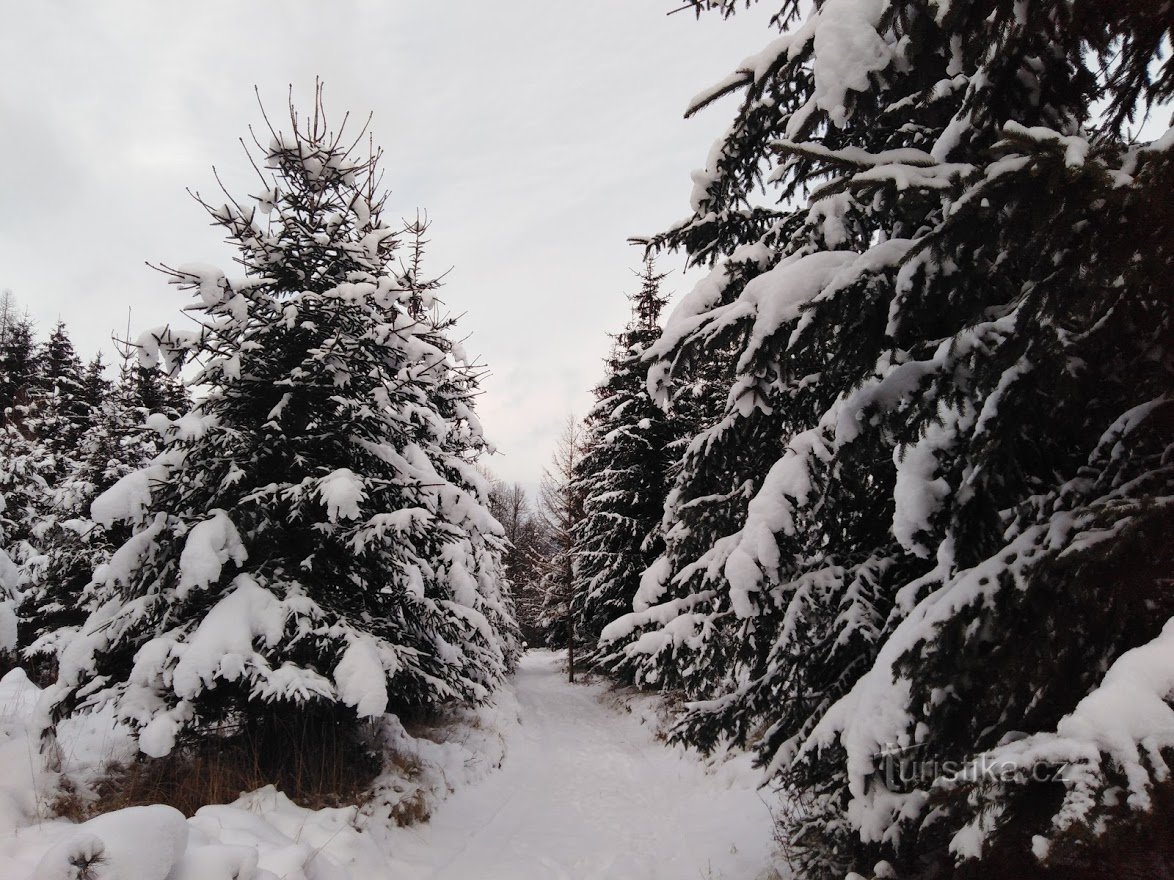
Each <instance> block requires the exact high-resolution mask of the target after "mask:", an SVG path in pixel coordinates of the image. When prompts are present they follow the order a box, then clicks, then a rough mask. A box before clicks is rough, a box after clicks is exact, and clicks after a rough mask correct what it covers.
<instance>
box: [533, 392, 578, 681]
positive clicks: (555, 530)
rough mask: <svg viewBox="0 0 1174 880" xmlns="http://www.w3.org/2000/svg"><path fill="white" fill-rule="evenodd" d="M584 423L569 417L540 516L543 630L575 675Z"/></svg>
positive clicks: (541, 491)
mask: <svg viewBox="0 0 1174 880" xmlns="http://www.w3.org/2000/svg"><path fill="white" fill-rule="evenodd" d="M584 440H585V438H584V435H583V426H582V424H581V423H580V422H579V421H578V420H577V419H576V418H575V417H574V416H573V415H571V416H567V420H566V422H565V423H564V425H563V430H562V433H561V434H560V435H559V438H558V443H557V444H556V445H555V449H554V453H553V455H552V456H551V462H550V466H549V467H548V468H546V469H545V470H544V471H543V472H542V482H541V483H540V484H539V486H538V511H539V516H540V517H541V523H542V532H543V535H542V543H543V544H544V550H545V553H544V556H543V562H542V567H541V571H542V577H541V580H540V581H539V586H540V589H541V592H542V611H541V614H540V616H539V625H540V627H541V629H542V631H543V633H544V636H543V638H544V639H545V641H546V644H547V645H548V646H549V647H552V648H564V647H565V648H568V649H569V650H570V667H571V674H572V675H573V674H574V663H575V658H574V649H575V645H576V643H577V642H578V637H577V634H576V633H575V621H574V617H573V615H572V613H571V605H572V601H573V596H574V589H575V575H574V561H575V527H576V526H577V524H578V523H579V521H580V520H581V519H582V518H583V496H582V494H581V493H580V491H579V487H578V485H576V483H575V474H576V471H577V468H578V466H579V461H580V460H581V459H582V457H583V453H584V452H585V451H586V450H585V446H584Z"/></svg>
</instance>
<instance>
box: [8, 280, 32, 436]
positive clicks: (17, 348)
mask: <svg viewBox="0 0 1174 880" xmlns="http://www.w3.org/2000/svg"><path fill="white" fill-rule="evenodd" d="M5 309H6V313H5V324H4V326H3V328H2V329H3V336H0V420H3V423H4V424H13V423H14V422H18V421H19V414H18V413H15V412H9V410H10V409H11V408H12V407H15V406H18V405H20V404H24V403H27V402H28V398H29V395H30V394H31V393H32V390H33V388H34V387H36V384H37V382H38V379H39V378H40V370H39V369H38V366H37V356H36V349H37V340H36V335H35V334H34V332H33V324H32V321H30V320H29V319H28V318H27V317H13V316H12V315H11V314H8V313H9V312H11V311H12V304H11V298H9V300H6V301H5Z"/></svg>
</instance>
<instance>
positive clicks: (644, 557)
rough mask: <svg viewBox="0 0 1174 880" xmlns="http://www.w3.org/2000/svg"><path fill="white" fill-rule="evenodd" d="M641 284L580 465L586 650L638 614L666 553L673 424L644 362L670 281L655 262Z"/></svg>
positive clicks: (599, 391) (580, 605)
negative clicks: (653, 393) (645, 586)
mask: <svg viewBox="0 0 1174 880" xmlns="http://www.w3.org/2000/svg"><path fill="white" fill-rule="evenodd" d="M639 277H640V289H639V290H638V291H637V292H635V293H634V294H632V295H631V296H630V297H629V299H630V301H631V305H632V316H631V319H630V320H629V321H628V324H627V326H626V327H625V328H624V330H623V331H622V332H621V333H619V334H617V335H616V336H615V337H614V338H613V348H612V352H611V355H610V357H609V358H608V360H607V376H606V378H605V379H604V380H603V382H602V383H600V385H599V386H597V387H596V389H595V397H596V403H595V406H594V407H593V408H592V410H591V412H590V413H589V414H588V416H587V419H586V430H585V433H586V439H585V447H586V452H585V453H584V455H583V456H582V457H581V458H580V459H579V461H578V462H577V463H576V466H575V474H574V491H575V493H576V494H577V495H578V496H580V497H581V498H582V499H583V518H582V519H581V520H580V521H579V522H578V523H576V524H575V526H574V528H573V542H574V546H573V563H574V565H573V567H574V582H573V590H572V595H573V600H572V605H573V614H574V618H575V627H576V632H577V636H578V638H579V640H580V641H581V642H582V643H583V644H584V645H586V647H587V650H588V651H594V648H595V645H596V643H597V642H598V640H599V636H600V634H601V633H602V632H603V629H604V627H605V626H607V625H608V624H609V623H611V622H612V621H613V620H615V619H616V618H618V617H620V616H621V615H623V614H625V613H627V612H630V611H631V610H632V600H633V598H634V597H635V595H636V592H637V589H638V588H639V586H640V578H641V575H642V574H643V572H644V570H645V568H647V567H648V565H649V564H651V563H652V561H653V560H655V559H656V558H657V557H658V556H659V555H660V553H661V552H662V550H663V549H664V542H663V540H662V538H661V535H660V520H661V514H662V512H663V509H664V502H665V496H666V495H667V494H668V478H669V470H670V467H671V465H672V457H671V456H672V455H673V453H674V451H675V450H676V447H675V445H674V441H675V439H676V437H675V426H674V424H673V422H672V421H671V420H670V419H669V417H668V416H666V415H665V413H664V412H663V411H662V410H661V409H660V408H659V407H658V406H657V405H656V404H654V403H653V402H652V398H651V397H650V396H649V394H648V390H647V387H646V382H645V377H646V375H647V372H648V369H647V365H645V364H644V363H643V357H644V354H645V352H646V351H648V349H649V347H650V346H651V345H652V344H653V343H654V342H655V341H656V340H657V339H659V338H660V325H659V323H658V321H659V318H660V312H661V309H662V308H663V307H664V303H665V298H664V297H663V296H662V295H661V293H660V283H661V281H662V280H663V279H664V277H665V276H664V275H662V274H657V273H656V271H655V268H654V265H653V262H652V260H651V259H649V260H647V261H646V262H645V265H644V270H643V272H642V273H641V274H640V276H639ZM587 659H588V660H590V657H588V658H587Z"/></svg>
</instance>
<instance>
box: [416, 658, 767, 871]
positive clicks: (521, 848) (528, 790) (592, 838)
mask: <svg viewBox="0 0 1174 880" xmlns="http://www.w3.org/2000/svg"><path fill="white" fill-rule="evenodd" d="M515 687H516V690H517V695H518V702H519V704H520V707H521V717H522V724H521V728H520V729H519V730H518V731H517V733H516V735H515V736H514V737H513V738H512V739H511V741H510V742H509V750H508V752H507V758H506V761H505V763H504V765H503V767H502V769H501V772H500V773H494V774H491V775H490V776H488V777H486V778H485V779H484V780H483V781H481V782H480V783H479V784H477V785H475V786H472V787H470V788H468V789H466V790H464V791H462V792H460V793H459V794H457V795H456V796H454V797H452V798H450V799H449V800H448V801H446V802H445V803H444V804H443V805H442V806H441V807H440V809H439V810H437V811H436V813H435V815H434V816H433V817H432V820H431V821H430V822H429V823H428V824H426V825H421V826H417V827H415V828H408V829H399V832H400V833H399V834H397V835H396V837H395V844H396V849H395V852H396V867H397V873H396V874H395V876H396V877H397V878H403V880H689V878H698V880H708V878H713V880H719V878H724V880H752V878H764V880H765V878H769V877H773V876H776V875H774V874H772V873H771V869H770V865H771V853H770V850H771V840H772V823H771V814H770V809H769V808H768V806H767V802H766V801H764V800H763V798H762V797H760V793H759V792H758V791H756V789H755V785H756V783H757V781H758V780H759V778H760V776H759V774H758V773H756V772H755V771H753V770H752V768H751V767H750V764H749V759H748V758H747V757H746V756H741V757H740V758H736V759H733V760H730V761H727V762H726V763H724V764H722V765H721V766H719V767H717V768H714V769H713V770H712V772H707V770H706V768H705V766H704V765H703V764H702V763H701V762H700V761H699V759H698V757H697V755H696V754H692V753H689V752H687V751H685V750H684V749H680V748H669V747H666V746H665V745H664V743H662V742H660V741H658V740H657V739H656V738H655V736H654V733H655V731H654V730H653V729H652V725H650V724H646V723H642V721H641V718H640V717H639V716H640V714H642V713H640V712H636V713H633V714H626V713H625V714H621V713H620V712H617V711H616V710H615V708H614V707H612V706H608V705H605V702H606V700H607V694H606V689H605V688H604V687H603V686H602V685H598V684H592V685H584V684H576V685H571V684H568V683H567V682H566V677H565V674H564V672H563V655H562V654H554V653H550V652H545V651H536V652H531V653H530V654H527V655H526V656H525V657H524V658H523V660H522V664H521V668H520V669H519V670H518V674H517V676H516V678H515Z"/></svg>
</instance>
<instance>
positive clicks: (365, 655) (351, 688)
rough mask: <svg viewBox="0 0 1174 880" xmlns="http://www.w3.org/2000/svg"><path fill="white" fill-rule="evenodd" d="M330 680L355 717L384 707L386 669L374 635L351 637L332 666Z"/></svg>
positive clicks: (370, 714)
mask: <svg viewBox="0 0 1174 880" xmlns="http://www.w3.org/2000/svg"><path fill="white" fill-rule="evenodd" d="M334 681H335V683H336V684H337V685H338V695H339V697H340V698H341V699H342V701H343V702H344V703H345V704H346V705H348V706H353V707H354V708H355V711H356V712H358V713H359V717H361V718H373V717H375V716H378V715H382V714H383V713H384V712H385V711H387V671H386V670H385V669H384V667H383V661H382V660H381V659H380V657H379V646H378V645H377V644H376V642H375V640H374V639H372V638H369V637H367V636H356V637H355V638H354V639H353V640H352V641H351V643H350V645H349V646H348V647H347V649H346V650H345V651H344V652H343V655H342V659H341V660H339V661H338V666H337V667H335V670H334Z"/></svg>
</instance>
